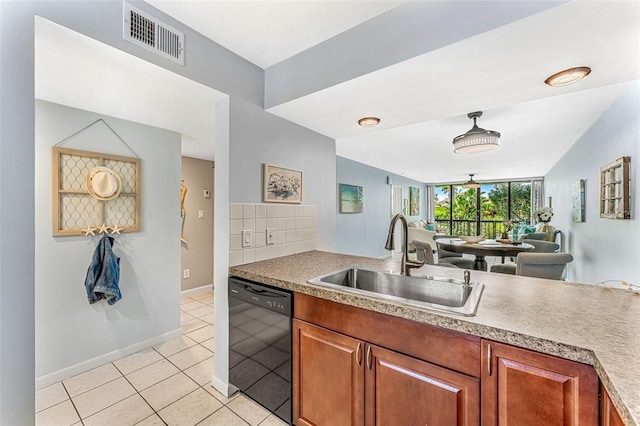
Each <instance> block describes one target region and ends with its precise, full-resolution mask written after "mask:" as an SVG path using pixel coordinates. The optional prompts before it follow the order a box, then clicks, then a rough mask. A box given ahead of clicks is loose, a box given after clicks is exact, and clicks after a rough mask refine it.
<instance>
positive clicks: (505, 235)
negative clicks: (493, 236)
mask: <svg viewBox="0 0 640 426" xmlns="http://www.w3.org/2000/svg"><path fill="white" fill-rule="evenodd" d="M502 225H504V231H502V239H503V240H508V239H509V234H508V232H509V231H511V227H512V226H513V222H511V221H510V220H509V219H505V220H503V221H502Z"/></svg>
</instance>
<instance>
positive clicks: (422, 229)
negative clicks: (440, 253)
mask: <svg viewBox="0 0 640 426" xmlns="http://www.w3.org/2000/svg"><path fill="white" fill-rule="evenodd" d="M428 224H429V223H428V222H427V221H426V220H416V221H413V222H409V224H408V228H407V229H408V231H409V232H408V235H407V241H408V242H409V244H410V247H409V248H410V249H413V245H412V244H411V241H413V240H418V241H423V242H425V243H428V244H429V245H430V246H431V250H432V251H433V252H435V251H436V250H437V249H438V246H437V245H436V242H435V238H434V237H435V236H436V235H437V234H438V233H437V232H436V231H435V226H434V228H433V229H434V230H433V231H430V230H428V229H427V225H428Z"/></svg>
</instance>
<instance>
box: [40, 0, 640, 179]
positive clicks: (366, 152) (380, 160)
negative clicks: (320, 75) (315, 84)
mask: <svg viewBox="0 0 640 426" xmlns="http://www.w3.org/2000/svg"><path fill="white" fill-rule="evenodd" d="M480 1H484V0H480ZM148 2H149V3H151V4H152V5H153V6H155V7H157V8H159V9H161V10H162V11H164V12H165V13H168V14H170V15H172V16H173V17H175V18H176V19H178V20H179V21H181V22H183V23H184V24H186V25H188V26H190V27H192V28H193V29H195V30H196V31H198V32H200V33H202V34H204V35H205V36H208V37H210V38H211V39H213V40H214V41H216V42H217V43H219V44H221V45H223V46H225V47H227V48H228V49H230V50H232V51H234V52H236V53H237V54H239V55H240V56H242V57H244V58H246V59H247V60H249V61H250V62H253V63H254V64H257V65H258V66H260V67H263V68H266V67H268V66H270V65H273V64H277V63H278V62H280V61H282V60H283V59H286V58H288V57H290V56H292V55H295V54H296V53H299V52H301V51H304V50H305V49H312V48H313V46H315V45H317V44H318V43H321V42H323V41H325V40H327V39H328V38H330V37H335V39H339V37H340V33H341V32H342V31H345V30H347V29H349V28H351V29H354V28H356V29H357V27H358V25H359V24H360V23H362V22H364V21H367V20H370V21H369V22H368V24H371V23H372V22H374V23H375V22H376V21H374V20H371V18H373V17H376V16H382V15H380V14H384V13H390V11H391V9H392V8H394V7H397V6H400V7H402V6H403V3H404V2H400V1H375V0H373V1H365V0H363V1H341V0H335V1H332V0H320V1H277V0H262V1H214V0H201V1H177V0H170V1H164V0H149V1H148ZM431 4H433V5H434V7H435V5H437V4H442V2H436V1H434V2H430V3H427V5H428V7H429V6H430V5H431ZM475 4H476V5H477V4H478V2H475ZM489 5H491V7H495V2H491V1H487V7H489ZM446 6H447V10H448V12H455V10H456V8H459V9H460V13H463V11H465V8H466V7H467V6H468V4H467V2H464V1H459V2H447V3H446ZM464 16H466V15H464ZM488 16H489V18H491V14H488ZM489 18H487V19H489ZM470 19H471V18H470ZM491 28H494V29H491V30H488V31H484V32H481V33H479V34H477V35H475V36H472V37H469V38H466V39H463V40H460V41H457V42H455V43H450V44H448V45H445V46H442V47H440V48H439V49H435V50H432V51H430V52H427V53H424V54H421V55H419V56H415V57H413V58H410V59H407V60H404V61H401V62H398V63H396V64H392V65H390V66H387V67H384V68H381V69H379V70H377V71H373V72H369V73H365V74H363V75H361V76H359V77H357V78H353V79H351V80H349V81H345V82H342V83H339V84H335V85H333V86H331V87H328V88H325V89H322V90H318V91H315V92H313V93H310V94H307V95H304V96H300V97H298V98H297V99H293V100H291V101H289V102H286V103H282V104H280V105H276V106H274V107H272V108H270V109H269V111H270V112H272V113H274V114H276V115H279V116H281V117H283V118H286V119H288V120H291V121H293V122H296V123H298V124H300V125H303V126H305V127H308V128H311V129H314V130H316V131H318V132H320V133H322V134H325V135H328V136H330V137H333V138H335V139H336V145H337V153H338V155H341V156H344V157H347V158H351V159H353V160H356V161H360V162H363V163H366V164H370V165H372V166H375V167H379V168H382V169H385V170H388V171H390V172H394V173H398V174H404V175H406V176H407V177H411V178H414V179H417V180H420V181H423V182H431V183H438V182H459V181H463V180H466V178H467V177H468V174H469V173H475V174H476V176H475V178H476V180H479V181H489V180H492V179H511V178H522V177H533V176H543V175H545V174H546V173H547V172H548V170H549V169H550V168H551V167H552V166H553V164H554V163H555V162H556V161H557V160H558V159H559V158H560V156H561V155H562V154H563V153H565V152H566V151H567V150H568V149H569V148H570V146H571V145H572V144H573V143H574V142H575V141H576V140H578V139H579V138H580V136H581V135H583V134H584V133H585V132H586V131H587V130H588V129H589V127H590V126H591V125H592V124H593V123H594V122H595V121H596V120H597V118H598V117H599V116H600V115H601V114H602V113H603V112H604V111H605V110H606V109H607V108H608V107H609V106H610V105H611V103H612V102H613V101H614V100H615V99H616V97H617V96H619V94H620V93H622V91H623V90H624V89H625V87H626V85H627V84H629V82H631V81H635V80H638V79H640V2H637V1H617V0H609V1H607V0H603V1H587V0H584V1H583V0H578V1H573V2H569V3H566V4H563V5H560V6H557V7H550V8H548V10H545V11H543V12H540V13H537V14H533V15H530V16H527V17H524V18H522V19H519V20H515V21H513V22H509V23H507V24H506V25H505V24H504V23H500V24H499V25H498V24H496V25H494V26H493V27H491ZM378 30H379V31H380V33H381V34H384V32H385V31H389V28H379V29H378ZM438 30H441V29H440V28H438ZM445 30H446V31H456V28H455V26H453V25H449V26H447V25H443V26H442V31H445ZM425 31H435V30H434V29H433V28H425ZM53 38H54V39H55V37H53ZM69 42H70V41H69V40H65V42H64V43H57V50H56V51H55V55H53V56H52V57H51V58H50V66H51V67H52V68H56V67H57V68H60V64H66V67H65V68H67V69H69V68H70V69H73V68H74V67H81V69H82V70H83V72H76V73H75V74H74V75H73V76H71V77H70V76H67V74H66V73H65V72H64V71H61V72H60V75H57V76H56V79H51V80H52V81H53V82H58V83H61V84H58V85H57V86H58V89H60V88H64V91H67V90H68V87H69V86H68V85H67V84H69V83H71V82H74V83H77V81H78V79H80V80H82V79H83V78H84V79H87V80H88V81H94V82H95V79H99V78H113V75H114V73H116V74H117V72H118V70H117V69H113V68H121V69H128V67H133V69H134V70H135V69H138V68H140V67H143V65H141V64H138V65H132V64H128V65H126V66H125V65H124V63H120V66H119V67H106V66H103V65H106V64H108V63H110V62H111V59H107V58H105V57H102V59H100V58H98V57H91V58H89V59H87V60H86V61H81V62H80V63H77V62H74V61H76V60H78V57H81V56H83V55H85V54H86V52H85V51H84V50H83V51H82V54H81V55H79V54H78V51H79V50H78V48H77V43H72V44H71V46H70V47H65V46H64V45H65V44H68V43H69ZM94 43H95V42H94ZM187 43H188V41H187ZM91 50H95V49H94V48H89V47H88V51H91ZM108 50H110V51H111V52H109V51H108ZM109 54H116V55H125V54H123V53H122V52H118V51H117V50H115V49H106V50H105V49H101V50H100V51H99V55H109ZM380 54H383V52H381V53H380ZM125 57H129V58H128V59H127V61H128V60H129V59H131V60H133V61H136V62H138V63H140V62H143V61H141V60H139V59H136V58H134V57H131V56H130V55H125V56H121V60H123V61H124V60H125ZM74 58H75V59H74ZM76 64H77V65H76ZM91 64H94V65H95V64H97V66H93V67H91ZM101 64H102V65H101ZM580 65H588V66H590V67H591V68H592V69H593V72H592V73H591V75H590V76H589V77H588V78H587V79H585V80H583V81H581V82H579V83H577V84H574V85H572V86H567V87H565V88H550V87H548V86H546V85H545V84H544V83H543V81H544V79H545V78H546V77H547V76H549V75H550V74H552V73H554V72H556V71H559V70H561V69H564V68H568V67H571V66H580ZM105 68H106V70H107V71H108V73H107V75H104V73H103V76H102V77H100V72H101V70H105ZM155 68H157V69H158V70H160V68H158V67H155ZM160 71H163V70H160ZM326 72H327V73H329V72H331V70H330V69H327V70H326ZM94 73H95V74H94ZM165 73H166V77H167V78H171V77H170V76H173V77H175V78H177V79H181V77H178V76H176V75H175V74H172V73H169V72H165ZM43 78H45V77H43ZM158 78H164V77H159V76H158ZM124 80H125V76H124V75H123V76H122V81H121V84H125V83H124ZM142 80H149V79H148V78H147V77H145V78H143V79H142ZM182 80H185V79H182ZM138 81H139V80H138ZM187 82H188V80H186V81H183V82H181V83H178V84H177V85H176V86H175V89H172V88H173V87H174V86H173V85H172V84H169V82H168V81H164V80H162V82H161V83H160V84H159V85H157V86H156V87H158V86H162V87H163V90H162V91H161V92H162V95H163V97H164V98H163V99H172V98H181V99H187V98H186V97H185V96H184V94H185V93H187V94H188V97H189V98H190V97H192V96H193V98H194V99H196V100H199V99H200V98H201V97H202V96H203V97H204V99H202V102H203V105H205V106H206V105H207V104H208V103H210V102H211V97H212V96H213V97H214V98H215V96H220V94H219V93H217V92H215V91H213V92H214V94H213V95H207V94H205V95H198V92H200V90H201V89H202V90H204V93H207V91H206V88H204V87H203V86H200V85H197V84H196V83H193V82H190V83H192V84H193V86H190V87H191V89H185V88H184V87H183V86H182V84H189V83H187ZM136 83H137V82H136ZM54 86H55V85H54ZM72 86H73V85H72ZM91 87H92V90H95V89H96V87H99V86H98V85H96V84H93V85H92V86H91ZM54 89H55V87H52V88H51V90H52V92H53V91H55V90H54ZM127 90H128V89H127ZM136 90H139V89H136ZM172 90H173V93H170V92H171V91H172ZM185 90H186V92H185ZM58 91H59V92H60V90H58ZM165 91H168V92H166V93H165ZM78 93H79V94H81V93H82V90H81V89H79V91H78ZM124 93H126V91H125V92H124ZM49 96H51V97H53V98H55V97H56V96H57V97H61V96H67V95H61V94H59V93H58V94H50V95H49ZM110 96H111V97H113V96H112V93H111V94H110V93H104V94H102V95H99V96H94V97H92V98H95V99H84V100H83V101H82V102H83V103H84V104H85V105H82V106H79V107H82V108H84V109H88V110H92V111H97V109H96V108H97V107H91V105H89V104H90V103H91V101H92V100H93V101H95V102H94V103H96V104H100V103H102V102H105V99H101V98H103V97H104V98H106V99H108V98H109V97H110ZM141 96H142V97H143V98H146V96H147V95H141ZM148 96H149V97H152V93H151V92H149V95H148ZM68 97H70V95H68ZM53 101H54V102H55V101H56V100H53ZM61 103H63V102H61ZM68 104H69V103H68ZM116 105H117V102H116V101H114V109H116V110H117V107H116ZM120 105H122V103H120ZM148 105H153V107H151V108H150V111H148V112H156V111H155V110H159V109H160V108H157V106H158V105H162V101H159V100H155V101H154V100H153V99H149V104H148ZM199 105H200V104H199V101H198V102H191V101H185V102H182V103H180V104H179V105H175V108H172V110H171V111H167V112H168V114H169V115H171V116H172V117H173V120H175V125H172V127H175V128H172V130H176V131H181V132H184V133H185V134H186V135H187V137H186V140H189V139H192V140H191V142H192V144H191V145H192V146H193V147H194V148H193V150H192V151H191V154H187V153H185V155H190V156H195V157H199V158H209V159H211V158H213V152H212V150H213V147H212V146H211V143H210V141H211V138H210V136H209V135H210V132H212V129H211V128H207V129H204V128H203V127H202V126H203V124H204V123H206V122H210V117H208V119H203V117H202V111H210V109H208V108H205V109H203V108H201V107H200V106H199ZM71 106H75V105H73V104H71ZM476 110H482V111H484V115H483V117H482V118H481V119H479V122H478V124H479V125H480V126H481V127H484V128H487V129H492V130H497V131H500V132H501V133H502V146H501V147H500V148H499V149H498V150H496V151H492V152H489V153H480V154H470V155H456V154H453V152H452V147H451V140H452V138H453V137H454V136H456V135H458V134H461V133H464V132H465V131H466V130H468V129H469V128H470V127H471V125H472V122H471V121H470V120H469V119H468V118H467V117H466V114H467V113H468V112H472V111H476ZM100 112H104V111H100ZM105 113H106V112H105ZM110 115H116V114H110ZM368 115H377V116H379V117H381V118H382V122H381V124H380V125H379V126H378V127H377V128H374V129H363V128H360V127H358V126H357V124H356V121H357V119H358V118H360V117H362V116H368ZM116 116H118V115H116ZM160 120H162V117H161V118H160ZM201 120H202V121H201ZM142 122H145V121H142ZM152 125H156V124H152ZM160 127H165V128H168V127H167V126H160ZM191 136H193V137H191ZM203 141H204V142H203ZM204 146H206V147H207V149H200V148H197V147H204ZM605 160H606V159H603V161H605Z"/></svg>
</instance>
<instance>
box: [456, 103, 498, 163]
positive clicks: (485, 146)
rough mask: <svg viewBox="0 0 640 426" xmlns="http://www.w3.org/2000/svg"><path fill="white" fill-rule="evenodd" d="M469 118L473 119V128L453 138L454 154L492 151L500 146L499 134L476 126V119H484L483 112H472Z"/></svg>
mask: <svg viewBox="0 0 640 426" xmlns="http://www.w3.org/2000/svg"><path fill="white" fill-rule="evenodd" d="M467 117H469V118H472V119H473V127H472V128H471V130H469V131H468V132H467V133H464V134H462V135H460V136H456V137H455V138H453V152H456V153H460V154H466V153H470V152H482V151H491V150H492V149H496V148H497V147H499V146H500V133H499V132H496V131H494V130H485V129H483V128H481V127H478V125H477V124H476V119H477V118H478V117H482V111H477V112H471V113H469V114H467Z"/></svg>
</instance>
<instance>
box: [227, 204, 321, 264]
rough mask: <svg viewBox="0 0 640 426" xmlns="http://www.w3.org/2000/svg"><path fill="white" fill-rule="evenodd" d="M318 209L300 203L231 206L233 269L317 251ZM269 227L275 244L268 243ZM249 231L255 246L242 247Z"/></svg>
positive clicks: (231, 257)
mask: <svg viewBox="0 0 640 426" xmlns="http://www.w3.org/2000/svg"><path fill="white" fill-rule="evenodd" d="M317 210H318V209H317V208H316V206H313V205H300V204H296V205H285V204H282V205H281V204H240V203H231V204H229V266H236V265H241V264H244V263H251V262H257V261H260V260H266V259H273V258H274V257H281V256H286V255H289V254H296V253H302V252H305V251H311V250H315V248H316V238H317V230H318V216H317ZM269 228H273V244H267V229H269ZM247 230H250V231H251V233H252V243H251V247H242V231H247Z"/></svg>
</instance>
